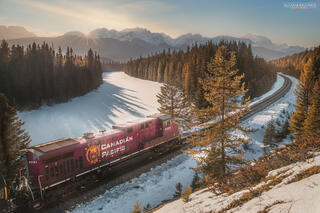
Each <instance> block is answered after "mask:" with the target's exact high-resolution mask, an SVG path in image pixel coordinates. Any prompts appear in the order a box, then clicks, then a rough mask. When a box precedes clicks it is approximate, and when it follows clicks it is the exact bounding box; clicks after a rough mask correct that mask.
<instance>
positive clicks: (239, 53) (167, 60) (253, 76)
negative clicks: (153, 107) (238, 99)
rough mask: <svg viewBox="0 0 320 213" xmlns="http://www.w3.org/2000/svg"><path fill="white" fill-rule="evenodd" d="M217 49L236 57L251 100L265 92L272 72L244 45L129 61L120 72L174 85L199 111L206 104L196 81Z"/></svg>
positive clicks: (210, 45) (209, 45)
mask: <svg viewBox="0 0 320 213" xmlns="http://www.w3.org/2000/svg"><path fill="white" fill-rule="evenodd" d="M220 45H226V46H227V48H228V50H229V51H234V52H235V53H236V57H237V68H238V69H239V74H242V73H245V82H246V86H247V88H248V90H249V91H248V94H247V95H249V96H250V97H251V98H253V97H256V96H259V95H261V94H263V93H265V92H266V91H268V90H269V89H270V88H271V87H272V85H273V83H274V81H275V79H276V72H275V71H274V70H273V66H271V65H269V64H268V63H266V62H265V61H264V59H262V58H258V57H254V56H253V54H252V51H251V46H250V45H246V44H245V43H241V42H239V43H237V42H229V43H226V42H221V43H220V44H214V43H212V42H208V43H207V44H205V45H194V46H193V47H191V48H187V50H186V51H173V52H171V51H170V50H168V51H163V52H162V53H159V54H155V55H153V56H150V57H146V58H138V59H134V60H130V61H129V62H128V63H127V64H126V66H125V67H124V72H125V73H127V74H129V75H131V76H134V77H138V78H142V79H147V80H152V81H158V82H165V83H169V84H174V85H177V86H179V87H180V88H183V89H184V91H185V92H186V94H187V97H188V98H189V99H190V100H191V101H192V102H193V103H194V104H195V105H196V106H197V107H199V108H201V107H202V106H204V104H206V103H205V102H204V99H203V91H202V89H201V86H200V84H199V78H202V77H204V73H205V72H206V70H207V64H208V62H209V61H210V59H211V58H212V56H214V55H215V53H216V51H217V49H218V47H219V46H220Z"/></svg>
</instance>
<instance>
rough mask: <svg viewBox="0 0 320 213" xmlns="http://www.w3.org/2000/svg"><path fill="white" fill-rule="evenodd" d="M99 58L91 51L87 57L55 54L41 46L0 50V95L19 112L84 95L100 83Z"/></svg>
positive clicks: (33, 45)
mask: <svg viewBox="0 0 320 213" xmlns="http://www.w3.org/2000/svg"><path fill="white" fill-rule="evenodd" d="M101 73H102V70H101V64H100V59H99V56H98V55H96V54H94V53H93V52H92V50H91V49H90V50H89V51H88V53H87V56H85V57H81V56H76V55H73V51H72V48H67V52H66V54H65V55H63V54H62V52H61V49H60V48H59V50H58V52H57V53H56V52H55V51H54V50H53V49H52V47H49V45H48V44H46V43H44V44H42V45H36V44H35V43H33V44H32V45H29V46H27V47H26V49H25V48H24V47H23V46H19V45H18V46H12V47H11V48H10V47H9V46H8V43H7V42H6V41H4V40H3V41H2V43H1V46H0V93H4V94H5V95H6V96H7V97H8V99H9V102H10V103H11V104H12V105H13V106H15V107H16V108H18V109H33V108H38V107H40V106H41V105H42V104H48V105H51V104H53V103H59V102H66V101H68V100H69V99H71V98H73V97H76V96H80V95H84V94H86V93H87V92H89V91H91V90H92V89H95V88H97V87H98V86H99V85H100V84H101V83H102V75H101Z"/></svg>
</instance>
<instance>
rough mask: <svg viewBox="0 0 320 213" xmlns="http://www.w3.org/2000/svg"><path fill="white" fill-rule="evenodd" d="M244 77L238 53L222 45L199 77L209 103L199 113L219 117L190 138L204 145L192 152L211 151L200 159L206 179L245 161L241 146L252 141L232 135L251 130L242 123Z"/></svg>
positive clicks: (208, 118)
mask: <svg viewBox="0 0 320 213" xmlns="http://www.w3.org/2000/svg"><path fill="white" fill-rule="evenodd" d="M243 78H244V75H243V74H242V75H238V69H236V56H235V53H234V52H231V51H228V49H227V47H226V46H223V45H222V46H220V47H219V48H218V50H217V52H216V54H215V56H214V57H213V58H212V59H211V61H210V63H209V64H208V71H207V73H205V75H204V78H202V79H200V84H201V85H202V88H203V90H204V98H205V100H206V101H207V102H208V106H207V107H206V108H203V109H201V110H199V111H198V112H196V116H197V117H198V118H200V119H201V121H209V120H213V119H216V121H217V122H214V123H212V122H211V123H209V124H207V127H208V128H207V129H206V130H204V131H203V132H201V131H200V132H198V133H195V134H194V135H193V137H192V138H191V140H190V142H191V145H193V146H200V147H204V148H203V149H200V150H199V151H198V150H197V151H195V150H192V149H191V150H189V151H190V152H191V153H192V154H193V153H197V152H208V155H207V157H204V158H203V159H201V162H200V170H202V171H203V172H204V174H205V179H206V180H210V179H211V180H214V179H219V178H221V177H223V176H225V175H227V174H228V173H229V172H230V170H231V167H232V166H234V165H239V164H243V163H244V159H243V158H242V152H241V149H240V146H241V144H244V143H247V142H248V141H249V140H247V139H244V138H241V137H238V136H237V135H234V134H232V132H233V131H236V130H240V131H243V132H249V130H248V129H246V128H243V127H241V126H240V117H241V115H242V114H243V112H244V111H245V110H247V109H248V104H247V102H248V98H245V93H246V89H245V85H244V83H243ZM231 112H232V113H231ZM208 145H209V146H210V148H209V149H208V148H207V147H208ZM227 151H228V152H227Z"/></svg>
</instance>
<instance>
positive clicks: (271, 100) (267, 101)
mask: <svg viewBox="0 0 320 213" xmlns="http://www.w3.org/2000/svg"><path fill="white" fill-rule="evenodd" d="M280 75H281V76H282V77H283V78H284V83H283V85H282V86H281V88H280V89H278V90H277V91H276V92H275V93H274V94H272V95H270V96H269V97H267V98H265V99H263V100H262V101H261V102H258V103H255V104H253V105H252V106H250V110H249V111H248V112H246V113H245V114H244V115H243V116H242V118H241V121H244V120H246V119H248V118H249V117H251V116H252V115H254V114H255V113H257V112H259V111H262V110H263V109H265V108H267V107H268V106H270V105H271V104H273V103H275V102H276V101H277V100H279V99H280V98H282V97H283V96H285V95H286V94H287V93H288V92H289V90H290V88H291V86H292V81H291V80H290V78H288V77H287V76H284V75H282V74H280Z"/></svg>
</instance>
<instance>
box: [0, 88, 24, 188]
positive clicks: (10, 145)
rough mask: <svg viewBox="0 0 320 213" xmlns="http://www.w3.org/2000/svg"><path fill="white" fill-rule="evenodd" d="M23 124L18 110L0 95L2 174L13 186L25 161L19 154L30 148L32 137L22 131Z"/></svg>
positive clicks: (0, 157) (0, 170) (0, 159)
mask: <svg viewBox="0 0 320 213" xmlns="http://www.w3.org/2000/svg"><path fill="white" fill-rule="evenodd" d="M22 125H23V122H22V121H21V120H19V119H18V117H17V112H16V110H15V109H14V108H13V107H12V106H10V105H9V104H8V100H7V98H6V97H5V96H4V95H3V94H1V93H0V173H2V174H3V175H4V178H5V179H6V180H7V182H8V183H9V186H10V185H11V183H12V181H13V180H14V178H15V176H16V175H17V174H19V170H20V169H21V168H22V167H23V161H22V160H21V159H19V158H18V152H19V150H21V149H24V148H26V147H27V146H28V144H29V142H30V137H29V136H28V134H27V133H26V132H25V131H24V130H23V129H22Z"/></svg>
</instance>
